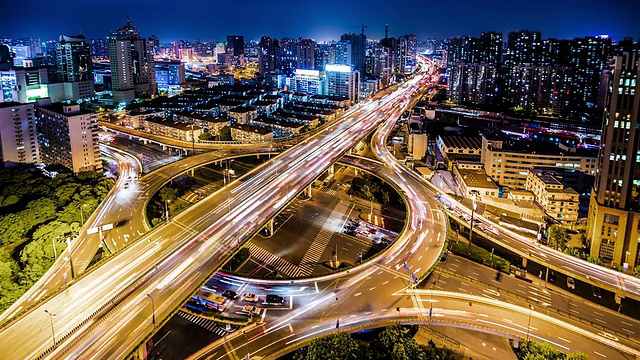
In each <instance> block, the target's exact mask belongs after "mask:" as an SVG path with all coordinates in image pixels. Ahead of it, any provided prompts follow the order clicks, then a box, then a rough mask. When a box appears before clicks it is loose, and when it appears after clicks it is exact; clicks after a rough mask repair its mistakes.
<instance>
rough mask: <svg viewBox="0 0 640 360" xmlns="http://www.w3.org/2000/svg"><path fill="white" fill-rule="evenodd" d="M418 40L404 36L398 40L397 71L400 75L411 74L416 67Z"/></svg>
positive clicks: (414, 37) (411, 36) (410, 36)
mask: <svg viewBox="0 0 640 360" xmlns="http://www.w3.org/2000/svg"><path fill="white" fill-rule="evenodd" d="M417 49H418V38H417V37H416V36H415V35H404V36H400V37H399V38H398V43H397V47H396V70H397V71H398V72H400V73H404V72H405V71H408V72H411V71H412V70H413V68H414V67H415V65H416V54H417Z"/></svg>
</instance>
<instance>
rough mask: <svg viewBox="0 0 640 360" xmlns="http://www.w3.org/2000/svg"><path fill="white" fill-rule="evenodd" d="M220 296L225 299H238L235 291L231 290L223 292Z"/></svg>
mask: <svg viewBox="0 0 640 360" xmlns="http://www.w3.org/2000/svg"><path fill="white" fill-rule="evenodd" d="M222 296H224V297H226V298H227V299H230V300H233V299H235V298H236V297H238V294H237V293H236V292H235V291H233V290H225V291H224V292H223V293H222Z"/></svg>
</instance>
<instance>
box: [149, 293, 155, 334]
mask: <svg viewBox="0 0 640 360" xmlns="http://www.w3.org/2000/svg"><path fill="white" fill-rule="evenodd" d="M147 296H148V297H149V299H151V323H152V324H153V329H154V330H155V328H156V304H155V303H154V302H153V297H152V296H151V295H149V294H147Z"/></svg>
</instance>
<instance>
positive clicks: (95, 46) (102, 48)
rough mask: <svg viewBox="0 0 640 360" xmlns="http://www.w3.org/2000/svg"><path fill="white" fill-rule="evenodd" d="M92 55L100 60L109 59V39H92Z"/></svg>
mask: <svg viewBox="0 0 640 360" xmlns="http://www.w3.org/2000/svg"><path fill="white" fill-rule="evenodd" d="M91 56H92V57H93V58H96V59H100V60H103V59H104V60H107V59H109V41H107V39H91Z"/></svg>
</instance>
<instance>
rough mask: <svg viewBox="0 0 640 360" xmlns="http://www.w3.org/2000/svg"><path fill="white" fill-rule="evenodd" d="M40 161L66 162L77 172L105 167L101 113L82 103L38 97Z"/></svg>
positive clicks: (64, 164)
mask: <svg viewBox="0 0 640 360" xmlns="http://www.w3.org/2000/svg"><path fill="white" fill-rule="evenodd" d="M37 113H38V123H37V129H38V133H39V135H40V137H39V138H40V161H41V162H43V163H45V164H58V165H63V166H65V167H67V168H69V169H70V170H72V171H73V172H74V173H76V174H77V173H79V172H81V171H98V172H101V171H102V160H101V158H100V144H99V143H98V116H97V115H96V114H95V113H93V112H91V111H87V110H83V109H81V108H80V105H74V104H71V105H69V104H62V103H51V99H49V98H44V99H38V100H37Z"/></svg>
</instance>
